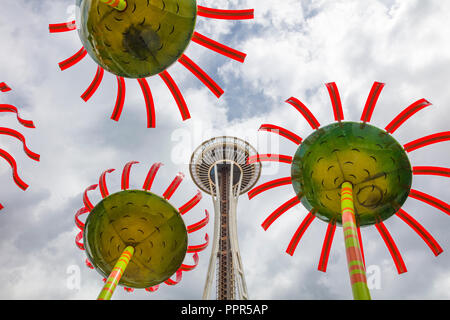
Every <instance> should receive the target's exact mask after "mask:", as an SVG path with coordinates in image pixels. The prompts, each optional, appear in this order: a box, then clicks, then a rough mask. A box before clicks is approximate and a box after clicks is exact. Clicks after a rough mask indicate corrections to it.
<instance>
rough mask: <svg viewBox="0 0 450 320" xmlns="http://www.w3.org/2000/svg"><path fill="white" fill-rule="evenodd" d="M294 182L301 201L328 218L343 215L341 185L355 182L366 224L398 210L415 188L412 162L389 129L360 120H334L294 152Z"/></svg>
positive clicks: (358, 205)
mask: <svg viewBox="0 0 450 320" xmlns="http://www.w3.org/2000/svg"><path fill="white" fill-rule="evenodd" d="M291 176H292V185H293V187H294V190H295V192H296V194H297V196H298V197H299V198H300V197H301V202H302V204H303V205H304V206H305V207H306V208H307V209H308V210H313V209H314V210H313V211H314V212H315V213H314V214H315V215H316V216H317V217H318V218H320V219H321V220H323V221H326V222H330V221H332V220H334V221H336V223H337V224H338V225H341V224H342V219H341V208H340V207H341V203H340V198H341V194H340V191H341V185H342V183H343V182H345V181H348V182H350V183H352V184H353V196H354V204H355V214H356V219H357V220H358V222H359V224H360V225H361V226H367V225H372V224H375V223H376V222H377V220H386V219H388V218H389V217H391V216H392V215H393V214H395V213H396V212H397V211H398V209H399V208H400V207H401V206H402V205H403V203H404V202H405V201H406V199H407V197H408V195H409V192H410V190H411V182H412V170H411V165H410V162H409V159H408V156H407V155H406V152H405V151H404V149H403V148H402V146H401V145H400V144H399V143H398V142H397V141H396V140H395V139H394V138H393V137H392V136H391V135H389V134H388V133H386V132H385V131H383V130H380V129H378V128H376V127H374V126H371V125H368V124H362V123H355V122H341V123H333V124H331V125H328V126H326V127H323V128H321V129H319V130H317V131H315V132H314V133H312V134H311V135H310V136H309V137H308V138H307V139H305V140H304V141H303V143H302V144H301V146H300V147H299V148H298V150H297V152H296V153H295V157H294V160H293V163H292V167H291Z"/></svg>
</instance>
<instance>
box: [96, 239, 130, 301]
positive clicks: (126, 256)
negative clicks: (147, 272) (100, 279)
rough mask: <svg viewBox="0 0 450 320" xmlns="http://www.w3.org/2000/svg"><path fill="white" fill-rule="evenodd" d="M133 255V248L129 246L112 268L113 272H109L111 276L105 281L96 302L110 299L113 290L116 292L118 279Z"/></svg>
mask: <svg viewBox="0 0 450 320" xmlns="http://www.w3.org/2000/svg"><path fill="white" fill-rule="evenodd" d="M133 254H134V248H133V247H131V246H129V247H126V248H125V250H124V251H123V253H122V255H121V256H120V258H119V260H118V261H117V263H116V265H115V266H114V268H113V270H112V271H111V274H110V275H109V277H108V279H107V280H106V283H105V285H104V286H103V289H102V291H101V292H100V294H99V295H98V298H97V300H110V299H111V296H112V295H113V293H114V290H116V287H117V284H118V283H119V281H120V278H122V275H123V273H124V272H125V269H126V268H127V266H128V263H129V262H130V260H131V257H132V256H133Z"/></svg>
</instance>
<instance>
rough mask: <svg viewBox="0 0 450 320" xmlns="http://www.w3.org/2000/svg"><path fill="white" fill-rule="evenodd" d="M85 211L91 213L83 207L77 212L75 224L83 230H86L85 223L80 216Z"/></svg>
mask: <svg viewBox="0 0 450 320" xmlns="http://www.w3.org/2000/svg"><path fill="white" fill-rule="evenodd" d="M85 213H89V210H88V209H86V208H85V207H83V208H81V209H80V210H78V211H77V212H76V213H75V224H76V226H77V227H78V229H80V230H81V231H83V230H84V223H83V222H82V221H81V220H80V219H79V217H80V216H81V215H83V214H85Z"/></svg>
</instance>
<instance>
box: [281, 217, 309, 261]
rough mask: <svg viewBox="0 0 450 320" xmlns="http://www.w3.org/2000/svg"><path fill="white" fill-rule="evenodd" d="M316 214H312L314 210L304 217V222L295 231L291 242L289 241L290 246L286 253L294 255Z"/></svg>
mask: <svg viewBox="0 0 450 320" xmlns="http://www.w3.org/2000/svg"><path fill="white" fill-rule="evenodd" d="M314 219H315V216H314V215H313V214H312V212H309V213H308V214H307V215H306V217H305V218H304V219H303V221H302V223H301V224H300V226H299V227H298V229H297V231H296V232H295V234H294V236H293V237H292V239H291V242H290V243H289V246H288V247H287V249H286V253H287V254H289V255H290V256H293V255H294V252H295V249H297V246H298V244H299V242H300V240H301V238H302V237H303V235H304V234H305V232H306V230H308V227H309V226H310V225H311V223H312V222H313V221H314Z"/></svg>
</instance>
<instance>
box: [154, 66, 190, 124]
mask: <svg viewBox="0 0 450 320" xmlns="http://www.w3.org/2000/svg"><path fill="white" fill-rule="evenodd" d="M159 76H160V77H161V79H163V81H164V83H165V84H166V86H167V88H169V90H170V92H171V93H172V96H173V98H174V99H175V102H176V103H177V105H178V109H179V110H180V113H181V117H182V119H183V121H184V120H187V119H190V118H191V115H190V113H189V109H188V107H187V105H186V101H184V98H183V95H182V94H181V91H180V89H179V88H178V86H177V84H176V83H175V81H174V80H173V78H172V77H171V75H170V74H169V73H168V72H167V71H165V70H164V71H163V72H161V73H160V74H159Z"/></svg>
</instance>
